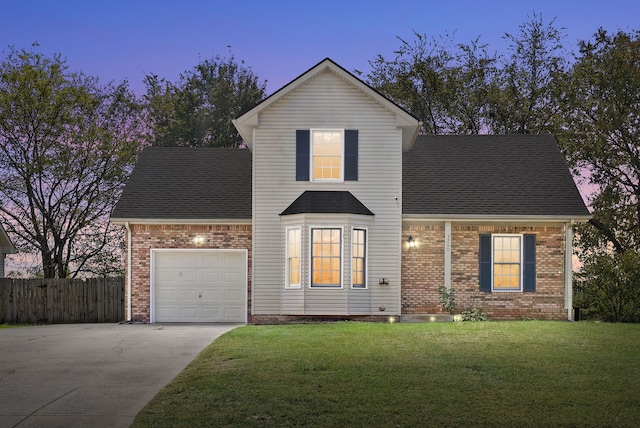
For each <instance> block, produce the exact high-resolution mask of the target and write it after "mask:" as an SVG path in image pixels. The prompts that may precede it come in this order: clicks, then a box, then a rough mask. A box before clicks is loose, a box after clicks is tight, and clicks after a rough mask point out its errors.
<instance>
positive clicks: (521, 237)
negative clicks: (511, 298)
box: [491, 233, 524, 293]
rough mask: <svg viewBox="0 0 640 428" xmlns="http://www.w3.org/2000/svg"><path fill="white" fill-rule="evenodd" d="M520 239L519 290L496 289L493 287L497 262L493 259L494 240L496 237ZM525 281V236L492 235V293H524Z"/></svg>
mask: <svg viewBox="0 0 640 428" xmlns="http://www.w3.org/2000/svg"><path fill="white" fill-rule="evenodd" d="M516 236H517V237H519V238H520V278H519V283H518V286H519V288H518V289H517V290H516V289H504V288H495V287H494V286H493V278H494V276H493V267H494V266H495V261H494V259H493V256H494V253H493V243H494V238H496V237H498V238H499V237H509V238H513V237H516ZM523 280H524V235H523V234H521V233H493V234H491V292H493V293H522V290H523V289H524V287H523Z"/></svg>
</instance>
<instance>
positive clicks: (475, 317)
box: [460, 308, 487, 321]
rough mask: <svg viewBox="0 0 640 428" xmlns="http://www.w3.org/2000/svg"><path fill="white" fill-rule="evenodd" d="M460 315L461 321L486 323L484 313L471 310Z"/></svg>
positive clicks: (474, 309)
mask: <svg viewBox="0 0 640 428" xmlns="http://www.w3.org/2000/svg"><path fill="white" fill-rule="evenodd" d="M460 315H462V321H486V320H487V316H486V315H485V313H484V312H482V311H480V310H478V309H476V308H471V309H468V310H466V311H462V313H461V314H460Z"/></svg>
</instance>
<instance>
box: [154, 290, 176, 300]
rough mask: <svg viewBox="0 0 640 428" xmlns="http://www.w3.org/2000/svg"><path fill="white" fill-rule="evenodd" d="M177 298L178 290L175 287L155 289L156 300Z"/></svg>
mask: <svg viewBox="0 0 640 428" xmlns="http://www.w3.org/2000/svg"><path fill="white" fill-rule="evenodd" d="M177 298H178V290H176V289H175V288H172V289H162V290H158V289H156V299H158V301H172V300H174V301H175V300H177Z"/></svg>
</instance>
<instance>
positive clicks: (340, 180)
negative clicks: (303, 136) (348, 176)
mask: <svg viewBox="0 0 640 428" xmlns="http://www.w3.org/2000/svg"><path fill="white" fill-rule="evenodd" d="M309 131H310V133H309V181H317V182H320V183H327V182H330V183H343V182H344V129H336V128H312V129H310V130H309ZM315 132H340V178H315V177H314V171H313V169H314V168H313V134H314V133H315Z"/></svg>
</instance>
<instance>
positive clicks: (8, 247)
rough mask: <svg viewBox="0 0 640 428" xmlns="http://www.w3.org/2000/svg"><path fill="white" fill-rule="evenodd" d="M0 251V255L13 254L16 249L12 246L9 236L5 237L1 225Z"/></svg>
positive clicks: (5, 233) (5, 234)
mask: <svg viewBox="0 0 640 428" xmlns="http://www.w3.org/2000/svg"><path fill="white" fill-rule="evenodd" d="M0 250H2V251H0V252H1V253H4V254H15V253H16V252H17V250H16V247H15V246H14V245H13V242H11V239H9V235H7V232H5V230H4V227H2V225H1V224H0Z"/></svg>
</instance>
